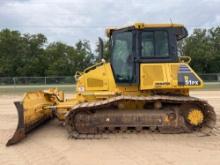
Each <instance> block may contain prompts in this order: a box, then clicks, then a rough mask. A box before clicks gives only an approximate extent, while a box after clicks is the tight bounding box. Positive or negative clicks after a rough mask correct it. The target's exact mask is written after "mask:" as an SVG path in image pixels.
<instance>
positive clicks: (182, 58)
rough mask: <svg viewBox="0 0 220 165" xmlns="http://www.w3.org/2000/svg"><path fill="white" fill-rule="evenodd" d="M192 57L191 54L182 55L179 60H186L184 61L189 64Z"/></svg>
mask: <svg viewBox="0 0 220 165" xmlns="http://www.w3.org/2000/svg"><path fill="white" fill-rule="evenodd" d="M191 60H192V59H191V57H189V56H180V57H179V61H180V62H184V63H187V64H189V63H190V62H191Z"/></svg>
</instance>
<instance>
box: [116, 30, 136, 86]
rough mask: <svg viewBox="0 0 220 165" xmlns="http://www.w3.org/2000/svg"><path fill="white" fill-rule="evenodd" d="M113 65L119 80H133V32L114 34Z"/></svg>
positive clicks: (125, 81)
mask: <svg viewBox="0 0 220 165" xmlns="http://www.w3.org/2000/svg"><path fill="white" fill-rule="evenodd" d="M112 39H113V47H112V66H113V70H114V74H115V78H116V81H117V82H124V83H127V82H131V81H132V78H133V61H132V59H133V56H132V32H121V33H115V34H113V38H112Z"/></svg>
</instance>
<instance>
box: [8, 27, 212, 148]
mask: <svg viewBox="0 0 220 165" xmlns="http://www.w3.org/2000/svg"><path fill="white" fill-rule="evenodd" d="M106 34H107V36H108V38H109V52H110V62H105V60H104V59H103V41H102V39H100V40H99V43H100V44H99V45H100V46H99V47H100V59H101V60H100V62H98V63H97V64H95V65H94V66H91V67H89V68H87V69H85V70H84V71H83V72H76V74H75V79H76V82H77V83H76V92H75V94H74V95H73V97H72V98H70V99H65V98H64V93H63V92H62V91H59V90H58V89H56V88H54V89H52V88H51V89H48V90H44V91H34V92H27V93H26V94H25V96H24V98H23V100H22V101H19V102H15V106H16V108H17V112H18V126H17V129H16V131H15V133H14V135H13V137H12V138H11V139H9V141H8V143H7V146H9V145H12V144H15V143H17V142H19V141H21V140H22V139H24V138H25V137H26V136H27V134H28V133H29V132H30V131H32V130H33V129H34V128H36V127H37V126H39V125H40V124H42V123H44V122H45V121H48V120H49V119H53V118H57V119H58V120H60V121H62V122H63V125H64V126H65V128H66V130H67V132H68V135H69V136H70V137H73V138H76V139H82V138H83V139H87V138H96V136H98V135H101V134H103V133H105V132H108V133H109V132H111V133H116V132H127V131H130V130H131V131H134V132H139V131H142V130H145V129H147V130H150V131H158V132H160V133H191V132H195V131H199V132H203V133H210V132H211V131H212V129H213V128H214V126H215V123H216V114H215V112H214V110H213V107H212V106H211V105H209V104H208V103H207V101H205V100H202V99H199V98H195V97H190V96H189V90H190V89H195V88H202V87H203V86H204V83H203V81H202V80H201V78H200V77H199V76H198V75H197V74H196V73H195V72H194V71H193V69H192V68H191V67H190V66H189V62H190V58H189V57H185V56H179V55H178V50H177V48H178V47H177V42H178V41H180V40H182V39H183V38H185V37H187V35H188V32H187V30H186V28H185V27H184V26H183V25H181V24H144V23H135V24H133V25H131V26H127V27H122V28H109V29H107V30H106Z"/></svg>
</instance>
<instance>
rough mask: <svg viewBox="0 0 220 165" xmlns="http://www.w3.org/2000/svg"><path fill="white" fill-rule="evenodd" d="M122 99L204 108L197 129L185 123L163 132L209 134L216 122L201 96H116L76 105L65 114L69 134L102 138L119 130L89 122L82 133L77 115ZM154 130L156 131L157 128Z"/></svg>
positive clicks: (209, 106) (75, 136)
mask: <svg viewBox="0 0 220 165" xmlns="http://www.w3.org/2000/svg"><path fill="white" fill-rule="evenodd" d="M120 101H144V102H146V103H154V102H156V101H160V102H163V103H168V104H171V105H172V104H173V105H176V104H179V105H184V104H197V105H198V106H200V107H201V108H202V109H203V112H204V114H205V121H204V123H203V125H201V126H200V127H199V128H196V129H195V128H193V127H188V126H187V125H185V126H184V128H178V127H177V128H176V129H173V128H171V129H169V128H164V129H163V128H161V129H159V131H160V132H161V133H183V132H193V131H199V132H201V133H204V134H209V133H210V132H211V131H212V129H213V128H214V127H215V124H216V114H215V112H214V110H213V107H212V106H211V105H209V104H208V102H207V101H205V100H202V99H199V98H195V97H186V96H163V95H156V96H148V97H144V96H116V97H112V98H109V99H106V100H102V101H95V102H85V103H81V104H78V105H76V106H74V107H73V108H72V109H71V110H70V111H69V112H68V113H67V114H66V116H65V127H66V129H67V131H68V134H69V136H70V137H72V138H75V139H100V138H105V137H104V136H103V133H105V132H104V131H108V132H110V133H117V132H119V131H118V130H117V129H116V128H108V129H107V130H99V129H97V128H96V127H95V128H94V127H93V125H92V124H90V125H88V124H87V127H88V130H87V131H88V132H89V133H86V131H85V133H81V132H83V131H82V130H77V122H76V118H75V117H76V116H77V114H78V113H84V114H85V113H86V114H87V115H90V114H91V113H95V112H98V111H101V110H106V109H109V108H111V107H114V106H115V105H116V104H117V103H118V102H120ZM181 111H183V110H181ZM85 116H86V115H85ZM81 118H82V119H85V118H86V117H81ZM81 118H80V119H81ZM80 119H79V121H80ZM81 122H82V121H81ZM78 123H79V122H78ZM85 128H86V127H85ZM134 128H135V129H134V130H133V131H135V132H140V131H141V130H142V129H141V128H138V127H134ZM111 129H112V130H111ZM152 130H153V131H155V129H152ZM128 131H129V130H127V128H124V130H123V129H120V132H128Z"/></svg>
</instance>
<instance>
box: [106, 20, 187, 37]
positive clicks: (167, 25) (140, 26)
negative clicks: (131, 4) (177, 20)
mask: <svg viewBox="0 0 220 165" xmlns="http://www.w3.org/2000/svg"><path fill="white" fill-rule="evenodd" d="M129 27H134V28H135V29H145V28H184V26H183V25H182V24H172V23H164V24H145V23H135V24H133V25H130V26H124V27H120V28H117V27H114V28H107V29H106V31H105V32H106V36H107V37H110V36H111V33H112V31H115V30H120V29H124V28H129Z"/></svg>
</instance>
